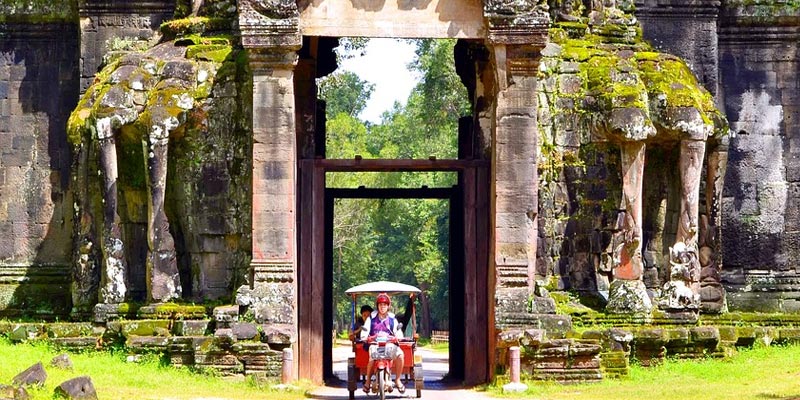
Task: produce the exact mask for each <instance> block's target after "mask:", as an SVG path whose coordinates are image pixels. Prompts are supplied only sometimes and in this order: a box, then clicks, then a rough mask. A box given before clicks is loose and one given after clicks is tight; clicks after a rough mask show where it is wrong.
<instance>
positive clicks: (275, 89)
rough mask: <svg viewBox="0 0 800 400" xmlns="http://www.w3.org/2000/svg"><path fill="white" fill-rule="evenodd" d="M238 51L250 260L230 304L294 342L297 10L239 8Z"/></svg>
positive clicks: (286, 4)
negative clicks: (247, 137) (249, 81)
mask: <svg viewBox="0 0 800 400" xmlns="http://www.w3.org/2000/svg"><path fill="white" fill-rule="evenodd" d="M239 26H240V28H241V31H242V43H243V45H244V46H245V48H246V49H247V51H248V57H249V64H250V69H251V71H252V73H253V222H252V223H253V236H252V240H253V245H252V246H253V250H252V252H253V254H252V257H253V258H252V261H251V264H250V273H249V281H248V283H247V284H246V285H244V286H242V287H240V288H239V290H238V292H237V294H236V301H237V303H238V304H239V305H240V306H245V307H249V310H248V312H252V314H253V317H254V318H255V320H256V321H257V322H258V323H265V324H272V325H278V326H282V327H284V328H285V329H287V330H288V331H289V332H288V334H287V335H282V336H281V337H284V338H286V340H287V342H286V344H288V343H291V342H294V340H295V336H296V335H295V332H296V330H295V324H296V322H295V321H296V317H297V316H296V314H297V310H296V305H297V293H296V285H295V281H296V280H295V276H296V264H297V254H296V248H295V245H296V243H297V240H296V229H295V227H296V215H295V209H296V204H297V199H296V190H295V189H296V183H295V178H296V157H297V156H296V154H297V151H296V137H295V104H294V102H295V98H294V82H293V77H294V68H295V66H296V64H297V59H298V56H297V53H296V51H297V50H299V49H300V46H301V44H302V42H301V36H300V30H299V27H298V13H297V6H296V4H295V2H294V1H291V0H283V1H277V2H273V3H269V4H265V2H261V1H245V0H240V1H239Z"/></svg>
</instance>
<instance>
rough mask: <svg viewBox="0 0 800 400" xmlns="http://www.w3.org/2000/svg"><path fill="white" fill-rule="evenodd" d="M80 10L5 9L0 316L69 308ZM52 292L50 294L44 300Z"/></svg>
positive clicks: (0, 13) (1, 24)
mask: <svg viewBox="0 0 800 400" xmlns="http://www.w3.org/2000/svg"><path fill="white" fill-rule="evenodd" d="M76 21H77V8H76V5H75V4H73V3H72V2H70V1H40V2H22V1H16V2H10V1H6V2H2V3H0V313H2V314H6V315H18V314H22V313H26V314H33V315H40V316H43V317H48V316H52V315H54V314H55V315H59V314H64V313H66V312H68V311H69V307H70V281H71V279H70V269H69V267H70V252H71V250H70V248H71V244H70V243H71V231H72V229H71V227H70V226H71V221H72V211H71V210H72V200H71V199H72V196H71V193H70V191H69V176H70V172H69V171H70V154H69V148H68V147H67V146H66V133H65V129H64V127H65V125H66V120H67V117H68V115H69V110H70V109H71V108H72V107H74V105H75V103H76V101H77V96H78V80H77V74H76V72H77V69H78V57H79V54H78V51H77V48H78V29H77V25H76ZM45 293H46V295H45Z"/></svg>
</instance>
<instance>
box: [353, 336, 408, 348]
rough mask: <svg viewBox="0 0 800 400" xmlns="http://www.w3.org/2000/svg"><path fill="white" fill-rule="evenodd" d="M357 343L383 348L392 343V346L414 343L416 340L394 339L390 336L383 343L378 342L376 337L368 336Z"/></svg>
mask: <svg viewBox="0 0 800 400" xmlns="http://www.w3.org/2000/svg"><path fill="white" fill-rule="evenodd" d="M359 342H360V343H367V344H369V345H373V344H377V345H379V346H385V345H386V343H394V344H400V343H414V342H416V340H415V339H414V338H398V337H395V336H390V337H388V340H386V341H383V342H379V341H378V340H377V336H370V337H368V338H367V339H366V340H361V341H359Z"/></svg>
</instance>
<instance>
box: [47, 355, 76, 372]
mask: <svg viewBox="0 0 800 400" xmlns="http://www.w3.org/2000/svg"><path fill="white" fill-rule="evenodd" d="M50 366H52V367H55V368H58V369H68V370H71V369H72V360H71V359H70V358H69V356H68V355H66V354H59V355H57V356H55V357H53V359H52V360H50Z"/></svg>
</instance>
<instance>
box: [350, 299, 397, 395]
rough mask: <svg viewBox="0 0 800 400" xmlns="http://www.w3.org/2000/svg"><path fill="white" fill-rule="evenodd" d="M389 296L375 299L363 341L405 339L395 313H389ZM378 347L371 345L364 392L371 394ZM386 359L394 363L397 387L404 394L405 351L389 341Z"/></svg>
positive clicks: (362, 335) (365, 325)
mask: <svg viewBox="0 0 800 400" xmlns="http://www.w3.org/2000/svg"><path fill="white" fill-rule="evenodd" d="M389 303H390V300H389V295H388V294H386V293H381V294H379V295H378V297H377V298H376V299H375V308H376V309H377V310H375V311H373V312H372V314H370V316H369V317H368V318H367V319H366V321H364V329H363V330H362V331H361V339H362V340H369V342H370V343H371V342H374V340H375V338H376V337H386V338H387V339H389V340H391V339H394V338H397V339H400V338H402V337H403V332H402V331H401V330H400V324H399V323H398V322H397V319H396V318H395V317H394V314H393V313H390V312H389ZM378 357H379V356H378V345H377V344H371V345H370V346H369V363H368V364H367V380H366V381H365V382H364V392H366V393H369V391H370V382H372V366H373V364H374V363H375V359H376V358H378ZM386 358H388V359H390V360H393V361H392V370H393V372H394V374H395V376H396V378H395V385H396V387H397V390H398V391H399V392H400V393H404V392H405V390H406V388H405V386H403V383H402V382H401V381H400V375H401V374H402V373H403V350H401V349H400V347H399V346H398V345H397V344H395V343H392V342H391V341H389V342H388V343H386ZM372 390H373V391H375V392H377V391H378V388H377V387H373V388H372Z"/></svg>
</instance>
